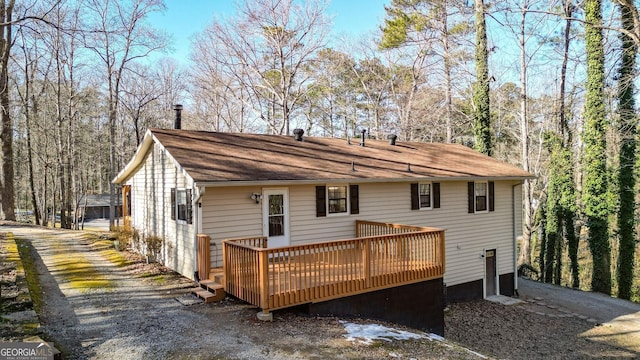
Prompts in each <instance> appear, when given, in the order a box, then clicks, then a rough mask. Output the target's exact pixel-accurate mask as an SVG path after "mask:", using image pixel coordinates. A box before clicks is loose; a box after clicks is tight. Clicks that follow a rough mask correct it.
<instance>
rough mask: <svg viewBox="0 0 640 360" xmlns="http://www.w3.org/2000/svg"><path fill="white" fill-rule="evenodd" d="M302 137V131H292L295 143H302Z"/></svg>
mask: <svg viewBox="0 0 640 360" xmlns="http://www.w3.org/2000/svg"><path fill="white" fill-rule="evenodd" d="M302 135H304V130H302V129H293V136H295V139H296V141H302Z"/></svg>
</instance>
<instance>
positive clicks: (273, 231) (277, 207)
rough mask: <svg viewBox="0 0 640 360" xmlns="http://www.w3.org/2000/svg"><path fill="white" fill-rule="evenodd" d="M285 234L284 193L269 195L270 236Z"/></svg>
mask: <svg viewBox="0 0 640 360" xmlns="http://www.w3.org/2000/svg"><path fill="white" fill-rule="evenodd" d="M282 235H284V195H282V194H277V195H269V236H282Z"/></svg>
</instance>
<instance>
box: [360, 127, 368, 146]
mask: <svg viewBox="0 0 640 360" xmlns="http://www.w3.org/2000/svg"><path fill="white" fill-rule="evenodd" d="M360 131H361V132H362V138H361V139H360V146H364V137H365V134H366V133H367V129H362V130H360Z"/></svg>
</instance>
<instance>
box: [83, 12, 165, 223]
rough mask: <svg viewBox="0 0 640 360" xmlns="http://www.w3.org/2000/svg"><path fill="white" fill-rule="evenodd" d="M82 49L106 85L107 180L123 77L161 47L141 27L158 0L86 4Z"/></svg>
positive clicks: (160, 40)
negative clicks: (101, 68) (96, 62)
mask: <svg viewBox="0 0 640 360" xmlns="http://www.w3.org/2000/svg"><path fill="white" fill-rule="evenodd" d="M86 7H87V12H88V14H89V20H88V24H86V25H85V28H86V29H87V30H88V31H87V32H85V39H84V41H85V46H86V47H87V48H88V49H90V50H92V51H93V52H94V53H95V54H96V55H97V57H98V60H99V61H100V62H102V65H103V66H104V70H105V80H106V82H107V105H108V119H109V120H108V122H109V154H110V157H109V178H110V179H113V178H114V177H115V175H116V166H117V162H116V120H117V118H118V107H119V104H120V95H121V91H122V90H121V81H122V77H123V74H124V73H125V72H127V71H129V70H130V69H131V64H132V63H133V62H135V61H136V60H137V59H140V58H143V57H146V56H148V55H149V54H151V53H152V52H154V51H157V50H160V49H162V48H164V47H165V44H166V42H165V37H164V36H163V34H162V33H160V32H158V31H157V30H154V29H152V28H150V27H148V26H146V25H145V23H144V20H145V18H146V16H147V15H148V14H150V13H152V12H155V11H160V10H163V9H164V8H165V6H164V2H163V1H162V0H130V1H126V2H122V1H111V0H106V1H103V0H88V1H87V3H86ZM115 195H116V193H115V186H114V184H113V183H111V182H110V184H109V198H110V200H109V225H110V226H111V227H113V226H114V225H115V217H116V214H115V205H116V204H115Z"/></svg>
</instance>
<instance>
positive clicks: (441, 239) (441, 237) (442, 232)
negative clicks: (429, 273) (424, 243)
mask: <svg viewBox="0 0 640 360" xmlns="http://www.w3.org/2000/svg"><path fill="white" fill-rule="evenodd" d="M438 237H439V238H440V257H439V260H440V263H441V264H442V274H444V272H445V266H446V263H445V259H446V256H444V231H442V230H441V231H439V236H438Z"/></svg>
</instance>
